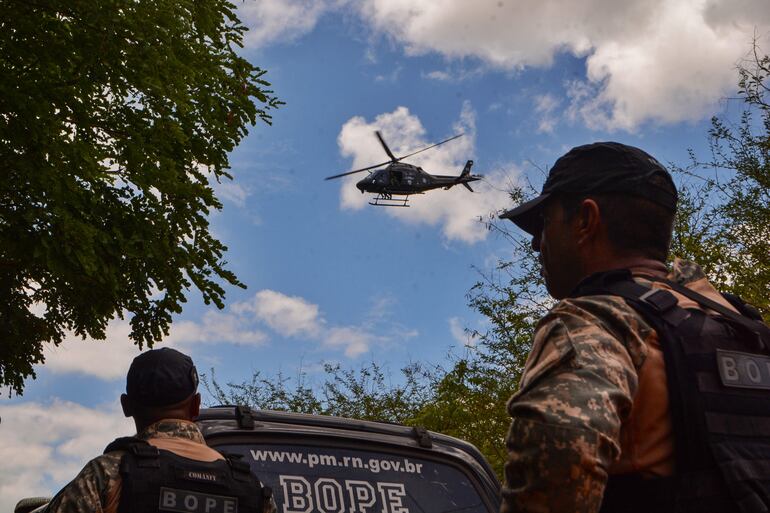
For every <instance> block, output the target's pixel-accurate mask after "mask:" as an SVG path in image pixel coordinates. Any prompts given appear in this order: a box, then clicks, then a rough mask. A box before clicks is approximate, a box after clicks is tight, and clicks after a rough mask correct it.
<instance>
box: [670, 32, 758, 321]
mask: <svg viewBox="0 0 770 513" xmlns="http://www.w3.org/2000/svg"><path fill="white" fill-rule="evenodd" d="M738 73H739V77H740V80H739V82H738V98H737V99H732V100H728V102H731V103H734V102H736V100H737V101H739V102H740V106H741V108H742V112H741V115H740V118H739V120H738V121H737V122H733V121H732V120H730V119H729V118H726V117H714V118H712V121H711V129H710V130H709V143H710V148H711V156H710V158H708V159H705V160H702V159H699V158H697V157H696V156H695V155H694V154H693V155H692V163H691V165H690V166H688V167H687V168H678V169H677V171H678V172H679V173H680V174H681V175H684V176H687V177H692V178H693V179H694V181H691V184H690V187H689V188H686V189H685V194H684V201H683V202H682V208H680V212H679V218H678V222H677V230H676V234H675V238H674V244H673V252H674V254H677V255H679V256H683V257H687V258H691V259H693V260H695V261H697V262H699V263H700V264H701V266H702V267H703V269H704V271H706V273H707V274H708V276H709V278H710V279H711V281H712V282H713V283H714V284H715V285H717V287H718V288H719V289H720V290H723V291H725V292H732V293H734V294H737V295H739V296H741V297H742V298H743V299H744V300H745V301H747V302H749V303H751V304H752V305H754V306H755V307H756V308H757V309H758V310H759V311H760V313H761V314H762V315H763V316H764V319H765V321H770V100H768V97H767V95H768V93H770V56H767V55H765V56H762V55H761V50H760V49H759V47H758V46H757V44H756V42H755V44H754V46H753V52H752V54H751V57H750V58H749V59H747V60H746V61H744V62H743V63H742V64H741V65H740V66H739V69H738Z"/></svg>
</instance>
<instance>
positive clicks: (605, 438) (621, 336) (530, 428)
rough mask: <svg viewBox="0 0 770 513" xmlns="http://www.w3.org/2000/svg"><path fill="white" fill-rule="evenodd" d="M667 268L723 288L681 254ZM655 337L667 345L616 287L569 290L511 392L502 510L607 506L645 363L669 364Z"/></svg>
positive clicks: (578, 512) (704, 285) (690, 281)
mask: <svg viewBox="0 0 770 513" xmlns="http://www.w3.org/2000/svg"><path fill="white" fill-rule="evenodd" d="M637 271H641V272H642V273H646V274H657V275H659V276H660V275H664V274H665V267H663V265H662V264H659V265H658V267H657V268H656V266H654V265H653V266H651V267H649V268H644V267H643V268H641V269H632V272H633V273H634V274H635V276H636V273H637ZM668 278H669V279H670V280H673V281H676V282H679V283H680V284H683V285H685V286H687V287H690V288H694V285H696V286H697V287H698V291H699V292H701V293H703V292H704V289H706V290H705V292H712V293H713V294H711V295H710V297H712V298H713V295H716V294H717V293H716V291H715V290H714V289H713V287H711V285H709V284H708V282H707V281H706V280H705V276H704V275H703V272H702V271H701V270H700V268H699V267H698V266H697V265H696V264H692V263H689V262H684V261H679V260H678V261H676V262H675V263H674V266H673V271H672V272H671V273H670V274H669V275H668ZM636 279H637V280H639V281H641V282H644V283H647V284H648V285H649V284H650V283H649V282H646V281H645V280H643V279H640V278H636ZM654 286H660V285H658V284H657V283H656V284H654ZM720 299H721V297H720ZM680 304H682V301H681V299H680ZM682 306H685V305H684V304H682ZM653 345H654V346H656V347H658V352H660V351H659V345H658V338H657V334H656V333H655V331H654V330H653V329H652V327H651V326H650V325H649V324H648V323H647V322H646V321H645V320H644V319H643V318H642V317H641V316H640V315H639V314H638V313H637V312H636V311H635V310H633V309H632V308H631V307H630V306H628V304H627V303H626V302H625V301H624V300H623V299H622V298H619V297H616V296H590V297H580V298H567V299H564V300H562V301H559V302H558V303H557V304H556V305H555V306H554V307H553V308H552V309H551V310H550V311H549V312H548V314H547V315H546V316H545V317H544V318H543V319H542V320H541V321H540V322H539V323H538V326H537V328H536V330H535V335H534V339H533V342H532V350H531V353H530V355H529V358H528V360H527V363H526V366H525V369H524V373H523V375H522V378H521V383H520V387H519V390H518V391H517V392H516V393H515V394H514V395H513V396H512V397H511V399H510V400H509V402H508V412H509V413H510V415H511V417H512V422H511V426H510V430H509V432H508V435H507V437H506V445H507V448H508V451H509V458H508V462H507V463H506V465H505V483H504V486H503V492H502V493H503V505H502V509H501V512H502V513H514V512H538V513H557V512H558V513H562V512H565V513H566V512H570V513H594V512H597V511H599V508H600V507H601V501H602V497H603V494H604V487H605V484H606V482H607V477H608V470H610V469H612V468H613V465H614V464H616V463H617V462H618V460H619V459H620V457H621V447H623V444H622V441H623V440H624V433H623V432H622V431H623V430H624V428H625V427H626V426H625V423H626V421H627V420H628V418H629V416H630V412H631V411H632V409H633V408H634V400H635V398H636V395H637V391H638V385H639V376H640V373H641V371H642V369H643V366H645V364H646V362H647V365H648V366H651V365H658V366H660V367H661V369H660V370H659V371H658V374H657V375H658V376H663V375H664V374H665V370H664V368H663V364H662V358H660V357H657V358H656V359H653V358H652V356H653V355H652V352H653V351H652V350H651V347H652V346H653ZM648 356H650V358H649V359H648ZM648 360H650V361H648ZM655 362H657V363H655ZM659 381H660V380H659ZM662 381H665V379H664V378H662ZM660 386H662V387H665V384H663V385H660ZM663 390H664V393H663V395H664V396H665V395H666V394H665V388H664V389H663ZM663 401H665V403H664V409H663V410H662V417H661V419H660V420H661V421H662V422H665V423H666V424H667V425H668V426H669V431H668V432H664V433H667V435H664V437H663V438H666V440H663V442H662V443H666V444H668V447H669V448H670V449H669V456H671V453H672V451H673V445H672V440H671V435H670V419H669V418H668V403H667V399H663ZM655 423H658V422H657V421H655ZM669 468H672V463H671V466H670V467H669ZM636 470H637V471H643V470H644V469H636Z"/></svg>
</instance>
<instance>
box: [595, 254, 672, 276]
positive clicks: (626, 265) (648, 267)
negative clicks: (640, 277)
mask: <svg viewBox="0 0 770 513" xmlns="http://www.w3.org/2000/svg"><path fill="white" fill-rule="evenodd" d="M615 269H628V270H629V271H631V274H648V275H652V276H659V277H661V278H665V277H666V275H667V274H668V270H667V269H666V264H664V263H663V262H661V261H660V260H655V259H653V258H647V257H642V256H628V257H617V258H612V259H609V260H606V261H602V262H597V263H595V264H594V265H592V266H591V267H590V268H587V269H585V270H584V271H585V272H584V275H585V276H590V275H592V274H595V273H600V272H605V271H613V270H615Z"/></svg>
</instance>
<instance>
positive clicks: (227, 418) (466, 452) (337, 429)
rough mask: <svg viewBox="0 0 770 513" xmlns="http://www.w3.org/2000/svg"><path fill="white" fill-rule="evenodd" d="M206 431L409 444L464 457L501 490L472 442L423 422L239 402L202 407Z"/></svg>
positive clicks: (215, 437)
mask: <svg viewBox="0 0 770 513" xmlns="http://www.w3.org/2000/svg"><path fill="white" fill-rule="evenodd" d="M196 422H197V423H198V425H199V426H200V428H201V431H202V432H203V435H204V437H205V438H206V439H207V440H210V441H211V442H215V441H219V442H224V441H225V439H227V438H233V437H235V436H238V437H242V436H244V435H245V436H248V435H250V434H251V435H254V434H257V433H259V434H262V435H267V436H271V435H272V436H274V437H278V436H289V437H292V436H296V437H301V438H302V439H303V440H307V439H308V437H313V438H316V439H318V438H321V439H328V440H331V439H336V440H338V441H346V442H348V443H351V442H352V443H356V442H363V443H365V444H366V446H367V448H371V446H372V444H378V445H387V446H390V447H392V448H400V449H402V450H409V451H412V452H414V453H415V455H419V454H420V453H422V454H423V455H425V456H430V455H431V454H432V455H433V456H439V457H444V458H450V459H452V460H454V461H456V462H458V463H464V464H465V465H466V466H468V467H471V470H472V471H473V472H474V474H475V475H476V476H477V477H478V478H479V480H480V481H481V482H482V484H483V485H484V486H485V488H487V490H488V491H490V492H491V493H492V494H493V495H495V496H497V495H499V486H500V485H499V481H498V479H497V476H496V475H495V473H494V471H493V470H492V467H491V466H490V465H489V463H488V462H487V460H486V459H485V458H484V457H483V456H482V455H481V453H480V452H479V450H478V449H477V448H476V447H475V446H473V445H472V444H470V443H468V442H465V441H463V440H460V439H457V438H454V437H451V436H448V435H444V434H441V433H435V432H433V431H427V430H425V429H424V428H415V427H409V426H403V425H400V424H394V423H387V422H372V421H367V420H357V419H349V418H344V417H332V416H324V415H308V414H303V413H290V412H280V411H271V410H251V409H249V408H244V407H240V406H219V407H213V408H204V409H201V413H200V415H199V416H198V418H197V419H196Z"/></svg>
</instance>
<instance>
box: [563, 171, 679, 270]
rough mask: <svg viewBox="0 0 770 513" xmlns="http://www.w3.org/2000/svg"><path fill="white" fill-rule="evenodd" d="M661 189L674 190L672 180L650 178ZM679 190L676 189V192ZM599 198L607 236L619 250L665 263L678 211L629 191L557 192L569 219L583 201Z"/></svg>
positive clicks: (598, 203)
mask: <svg viewBox="0 0 770 513" xmlns="http://www.w3.org/2000/svg"><path fill="white" fill-rule="evenodd" d="M650 181H651V182H653V183H654V184H655V185H657V186H658V187H661V188H662V189H671V188H672V187H673V186H672V185H671V182H670V181H666V180H664V179H662V178H661V177H658V176H654V177H652V178H651V179H650ZM675 193H676V191H675V190H674V194H675ZM588 198H591V199H593V200H594V201H596V204H597V205H598V206H599V211H600V212H601V215H602V219H604V221H605V222H606V224H607V237H608V238H609V240H610V243H611V244H612V245H613V246H615V248H616V249H618V250H619V251H623V252H634V253H639V254H641V255H643V256H645V257H647V258H653V259H655V260H660V261H662V262H665V261H666V259H667V258H668V253H669V249H670V247H671V237H672V233H673V228H674V218H675V217H676V212H675V211H672V210H670V209H667V208H665V207H663V206H661V205H659V204H658V203H654V202H652V201H650V200H648V199H645V198H641V197H638V196H634V195H631V194H626V193H595V194H583V195H578V196H568V195H561V194H560V195H558V201H559V203H560V204H561V206H562V208H563V209H564V214H565V218H566V219H572V218H573V217H574V216H575V215H576V214H577V213H578V210H579V208H580V204H581V203H582V202H583V200H585V199H588Z"/></svg>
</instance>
